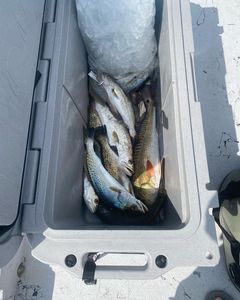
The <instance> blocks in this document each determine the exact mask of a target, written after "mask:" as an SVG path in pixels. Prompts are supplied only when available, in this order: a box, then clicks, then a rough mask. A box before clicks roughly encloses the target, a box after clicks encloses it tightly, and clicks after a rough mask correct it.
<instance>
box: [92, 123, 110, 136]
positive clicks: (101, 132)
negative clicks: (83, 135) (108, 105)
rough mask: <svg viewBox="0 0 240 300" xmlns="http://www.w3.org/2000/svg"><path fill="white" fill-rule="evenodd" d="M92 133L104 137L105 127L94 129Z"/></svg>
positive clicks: (105, 133)
mask: <svg viewBox="0 0 240 300" xmlns="http://www.w3.org/2000/svg"><path fill="white" fill-rule="evenodd" d="M94 131H95V133H96V135H99V134H102V135H105V136H106V135H107V128H106V125H103V126H98V127H95V128H94Z"/></svg>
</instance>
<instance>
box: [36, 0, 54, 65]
mask: <svg viewBox="0 0 240 300" xmlns="http://www.w3.org/2000/svg"><path fill="white" fill-rule="evenodd" d="M55 16H56V0H46V4H45V9H44V23H43V36H42V47H41V55H40V59H41V60H51V59H52V55H53V44H54V37H55Z"/></svg>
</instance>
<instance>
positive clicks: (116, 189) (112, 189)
mask: <svg viewBox="0 0 240 300" xmlns="http://www.w3.org/2000/svg"><path fill="white" fill-rule="evenodd" d="M110 190H111V191H113V192H115V193H117V194H118V197H119V196H120V195H121V192H122V191H121V190H120V189H118V188H116V187H113V186H110Z"/></svg>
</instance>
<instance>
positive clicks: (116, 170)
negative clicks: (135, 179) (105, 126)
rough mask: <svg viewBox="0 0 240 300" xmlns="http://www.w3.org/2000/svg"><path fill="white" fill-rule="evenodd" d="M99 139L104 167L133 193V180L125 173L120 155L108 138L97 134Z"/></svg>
mask: <svg viewBox="0 0 240 300" xmlns="http://www.w3.org/2000/svg"><path fill="white" fill-rule="evenodd" d="M97 140H98V142H99V143H100V145H101V149H102V151H101V152H102V162H103V165H104V167H105V168H106V169H107V171H108V172H109V174H110V175H111V176H113V177H114V178H115V179H116V180H117V181H119V182H120V183H121V184H122V185H123V186H124V187H125V189H126V190H127V191H128V192H129V193H131V194H132V193H133V187H132V184H131V181H130V179H129V178H128V177H127V175H126V174H125V173H124V170H123V169H122V167H121V165H120V164H119V157H118V156H117V155H116V153H115V152H114V151H113V150H112V148H111V147H110V146H109V143H108V138H107V137H106V136H105V135H103V134H102V135H99V136H97Z"/></svg>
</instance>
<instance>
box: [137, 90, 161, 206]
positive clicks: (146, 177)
mask: <svg viewBox="0 0 240 300" xmlns="http://www.w3.org/2000/svg"><path fill="white" fill-rule="evenodd" d="M144 102H145V105H146V113H145V117H144V119H143V121H142V123H141V126H140V131H139V133H138V136H137V141H136V145H135V147H134V156H133V160H134V170H135V173H134V175H133V187H134V191H135V195H136V196H137V197H138V198H139V199H141V200H142V201H143V202H144V203H145V204H146V205H147V206H148V207H150V206H152V204H153V203H154V202H155V200H156V198H157V195H158V191H159V185H160V179H161V166H160V158H159V144H158V134H157V129H156V108H155V106H154V102H153V99H152V98H151V97H150V92H149V91H146V93H145V100H144Z"/></svg>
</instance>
